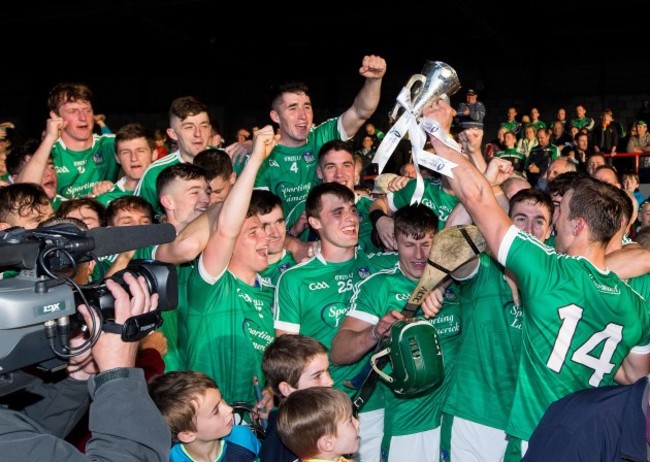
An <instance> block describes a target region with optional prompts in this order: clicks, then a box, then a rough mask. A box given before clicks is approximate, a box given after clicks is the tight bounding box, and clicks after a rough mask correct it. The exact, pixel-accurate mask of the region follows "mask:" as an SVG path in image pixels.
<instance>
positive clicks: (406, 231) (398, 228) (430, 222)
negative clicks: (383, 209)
mask: <svg viewBox="0 0 650 462" xmlns="http://www.w3.org/2000/svg"><path fill="white" fill-rule="evenodd" d="M393 220H394V222H395V236H396V237H397V235H398V234H399V235H402V236H406V237H413V238H414V239H422V238H423V237H425V236H426V235H427V234H429V233H435V232H436V231H437V229H438V216H437V215H436V214H435V213H434V212H433V210H431V209H430V208H429V207H427V206H426V205H424V204H421V203H418V204H410V205H405V206H404V207H400V208H399V209H397V211H396V212H395V213H394V214H393Z"/></svg>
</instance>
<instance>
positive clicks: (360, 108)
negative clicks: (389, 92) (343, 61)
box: [341, 55, 386, 138]
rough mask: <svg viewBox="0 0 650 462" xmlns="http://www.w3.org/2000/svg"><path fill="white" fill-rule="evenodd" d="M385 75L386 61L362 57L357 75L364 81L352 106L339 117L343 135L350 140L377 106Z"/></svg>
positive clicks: (378, 57)
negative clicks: (363, 78)
mask: <svg viewBox="0 0 650 462" xmlns="http://www.w3.org/2000/svg"><path fill="white" fill-rule="evenodd" d="M385 73H386V61H384V58H382V57H380V56H374V55H369V56H364V58H363V61H362V62H361V68H360V69H359V74H360V75H361V76H362V77H365V79H366V81H365V83H364V84H363V87H361V90H360V91H359V93H358V94H357V96H356V97H355V98H354V102H353V103H352V106H350V108H349V109H348V110H347V111H345V112H344V113H343V114H342V115H341V122H342V124H343V129H344V130H345V134H346V135H347V136H348V137H350V138H352V137H353V136H354V135H355V134H356V133H357V131H359V129H360V128H361V126H362V125H363V124H364V123H365V121H366V120H368V119H369V118H370V116H372V115H373V114H374V112H375V110H376V109H377V106H378V105H379V98H380V96H381V79H382V78H383V77H384V74H385Z"/></svg>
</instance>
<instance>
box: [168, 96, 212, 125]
mask: <svg viewBox="0 0 650 462" xmlns="http://www.w3.org/2000/svg"><path fill="white" fill-rule="evenodd" d="M201 112H205V113H207V114H208V117H209V116H210V111H209V110H208V106H206V105H205V104H204V103H202V102H201V101H199V100H198V99H197V98H195V97H194V96H181V97H180V98H176V99H175V100H174V101H172V104H171V105H170V107H169V119H170V120H171V119H172V117H178V118H179V119H180V120H185V119H187V118H188V117H191V116H195V115H198V114H200V113H201Z"/></svg>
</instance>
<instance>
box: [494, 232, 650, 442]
mask: <svg viewBox="0 0 650 462" xmlns="http://www.w3.org/2000/svg"><path fill="white" fill-rule="evenodd" d="M499 262H500V263H502V264H504V265H505V266H506V267H507V268H509V269H510V270H511V271H512V272H513V273H514V274H515V276H516V277H517V281H518V284H519V290H520V291H521V301H522V306H523V307H524V326H523V332H522V341H523V344H522V350H521V358H520V361H519V377H518V380H517V389H516V392H515V398H514V401H513V406H512V412H511V414H510V419H509V421H508V424H507V426H506V432H507V433H509V434H511V435H513V436H515V437H517V438H521V439H523V440H528V439H529V438H530V436H531V434H532V432H533V430H534V429H535V427H536V426H537V423H538V422H539V420H540V419H541V418H542V416H543V414H544V412H545V411H546V409H547V408H548V406H549V405H550V404H551V403H552V402H553V401H556V400H558V399H559V398H562V397H564V396H566V395H568V394H570V393H572V392H574V391H577V390H581V389H584V388H589V387H602V386H606V385H614V384H615V382H614V375H615V374H616V371H617V370H618V368H619V367H620V366H621V363H622V362H623V360H624V359H625V357H626V356H627V355H628V353H630V351H633V352H634V353H637V354H645V353H650V314H649V312H648V309H647V306H646V305H647V303H646V302H645V300H643V298H642V297H641V296H640V295H639V294H637V293H636V292H634V290H632V289H631V288H630V287H629V286H628V285H627V284H625V283H624V282H623V281H621V279H619V277H618V276H616V275H615V274H614V273H612V272H611V271H607V272H605V271H601V270H599V269H597V268H596V267H594V266H593V265H592V264H591V262H589V260H587V259H586V258H584V257H570V256H567V255H561V254H556V253H555V251H554V250H553V249H551V248H550V247H547V246H545V245H544V244H542V243H541V242H539V241H538V240H537V239H535V238H534V237H532V236H531V235H529V234H527V233H525V232H524V231H520V230H519V229H517V228H516V227H515V226H512V227H511V228H510V230H509V231H508V232H507V234H506V236H505V237H504V239H503V241H502V242H501V247H500V248H499Z"/></svg>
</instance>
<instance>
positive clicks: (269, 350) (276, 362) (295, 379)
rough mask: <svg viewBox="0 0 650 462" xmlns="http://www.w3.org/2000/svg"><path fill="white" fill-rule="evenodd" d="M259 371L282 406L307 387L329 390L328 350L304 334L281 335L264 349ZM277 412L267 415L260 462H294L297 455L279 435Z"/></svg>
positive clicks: (273, 411)
mask: <svg viewBox="0 0 650 462" xmlns="http://www.w3.org/2000/svg"><path fill="white" fill-rule="evenodd" d="M262 372H263V373H264V377H266V382H267V385H268V386H269V387H270V388H271V390H272V391H273V394H274V396H275V397H276V398H277V399H278V401H279V402H280V403H281V402H282V401H283V400H284V399H285V398H286V397H287V396H289V395H290V394H291V393H293V392H294V391H296V390H302V389H304V388H309V387H331V386H332V383H333V381H332V377H331V376H330V373H329V358H328V357H327V348H325V345H323V344H322V343H321V342H319V341H318V340H316V339H315V338H312V337H309V336H307V335H302V334H296V335H281V336H280V337H277V338H275V339H274V340H273V342H271V343H270V344H269V346H267V347H266V349H265V350H264V357H263V358H262ZM277 416H278V411H277V409H274V410H272V411H271V412H270V414H269V419H268V427H267V429H266V438H265V439H264V442H263V443H262V448H261V449H260V453H259V456H260V462H293V461H295V460H296V459H297V456H296V455H295V454H294V453H293V452H291V451H290V450H289V449H288V448H287V447H286V446H285V445H284V444H282V441H280V438H279V436H278V432H277V428H276V422H277Z"/></svg>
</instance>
